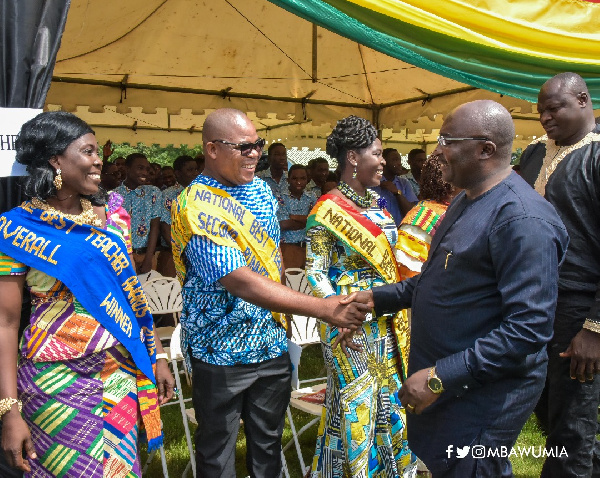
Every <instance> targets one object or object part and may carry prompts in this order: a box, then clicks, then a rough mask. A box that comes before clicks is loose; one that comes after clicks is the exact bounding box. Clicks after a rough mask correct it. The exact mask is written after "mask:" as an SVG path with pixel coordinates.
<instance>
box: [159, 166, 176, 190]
mask: <svg viewBox="0 0 600 478" xmlns="http://www.w3.org/2000/svg"><path fill="white" fill-rule="evenodd" d="M161 177H162V190H163V191H164V190H165V189H167V188H170V187H171V186H175V184H176V183H177V178H176V177H175V171H173V166H163V167H162V170H161Z"/></svg>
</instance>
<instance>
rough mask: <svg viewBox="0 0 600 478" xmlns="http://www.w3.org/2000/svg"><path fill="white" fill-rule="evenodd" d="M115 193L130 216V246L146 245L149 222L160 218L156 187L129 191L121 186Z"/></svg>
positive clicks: (144, 187) (160, 204)
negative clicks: (120, 197)
mask: <svg viewBox="0 0 600 478" xmlns="http://www.w3.org/2000/svg"><path fill="white" fill-rule="evenodd" d="M115 192H117V193H119V194H120V195H121V196H123V208H125V210H126V211H127V212H128V213H129V215H130V216H131V246H132V247H133V248H134V249H139V248H141V247H146V246H147V245H148V235H149V234H150V221H152V219H154V218H155V217H159V218H160V217H162V211H161V208H162V197H163V196H162V192H161V190H160V189H158V188H157V187H156V186H151V185H145V186H138V187H137V188H135V189H129V188H128V187H127V186H125V184H124V183H123V184H121V185H120V186H119V187H117V188H116V189H115Z"/></svg>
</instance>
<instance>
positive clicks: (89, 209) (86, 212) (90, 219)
mask: <svg viewBox="0 0 600 478" xmlns="http://www.w3.org/2000/svg"><path fill="white" fill-rule="evenodd" d="M80 202H81V209H83V211H82V212H81V214H66V213H64V212H62V211H59V210H58V209H55V208H53V207H52V206H50V204H48V203H47V202H46V201H42V200H41V199H39V198H33V199H32V200H31V204H32V205H33V207H35V208H36V209H41V210H43V211H46V212H47V213H48V214H50V215H52V216H53V217H64V218H65V219H69V220H71V221H73V222H74V223H75V224H79V225H80V226H81V225H83V224H89V225H90V226H102V221H101V220H100V218H99V217H98V215H97V214H96V213H95V212H94V207H93V206H92V203H91V202H90V200H89V199H85V198H81V199H80Z"/></svg>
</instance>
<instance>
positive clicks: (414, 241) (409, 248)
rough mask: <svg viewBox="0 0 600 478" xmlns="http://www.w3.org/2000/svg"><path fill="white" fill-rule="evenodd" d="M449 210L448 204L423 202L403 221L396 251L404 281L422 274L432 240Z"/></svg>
mask: <svg viewBox="0 0 600 478" xmlns="http://www.w3.org/2000/svg"><path fill="white" fill-rule="evenodd" d="M447 208H448V205H447V204H441V203H438V202H435V201H429V200H428V201H421V202H419V203H418V204H417V205H416V206H415V207H413V208H412V209H411V210H410V211H408V214H407V215H406V217H404V219H403V220H402V224H400V228H399V229H398V242H397V243H396V249H395V251H394V252H395V255H396V260H397V261H398V268H399V270H400V275H401V276H402V280H404V279H408V278H409V277H413V276H415V275H417V274H418V273H419V272H421V267H422V266H423V264H424V262H425V261H426V260H427V257H428V256H429V245H430V244H431V239H432V237H433V235H434V234H435V231H436V230H437V228H438V226H439V225H440V223H441V221H442V219H443V217H444V214H446V209H447Z"/></svg>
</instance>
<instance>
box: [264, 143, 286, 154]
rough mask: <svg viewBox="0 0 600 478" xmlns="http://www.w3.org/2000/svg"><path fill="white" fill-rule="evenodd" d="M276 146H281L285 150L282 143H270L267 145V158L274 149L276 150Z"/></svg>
mask: <svg viewBox="0 0 600 478" xmlns="http://www.w3.org/2000/svg"><path fill="white" fill-rule="evenodd" d="M277 146H283V147H284V148H285V144H283V143H272V144H270V145H269V149H268V150H267V154H268V155H269V156H271V151H273V149H274V148H276V147H277Z"/></svg>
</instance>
